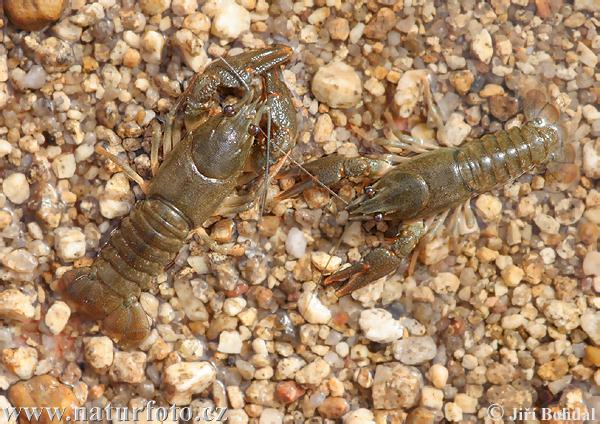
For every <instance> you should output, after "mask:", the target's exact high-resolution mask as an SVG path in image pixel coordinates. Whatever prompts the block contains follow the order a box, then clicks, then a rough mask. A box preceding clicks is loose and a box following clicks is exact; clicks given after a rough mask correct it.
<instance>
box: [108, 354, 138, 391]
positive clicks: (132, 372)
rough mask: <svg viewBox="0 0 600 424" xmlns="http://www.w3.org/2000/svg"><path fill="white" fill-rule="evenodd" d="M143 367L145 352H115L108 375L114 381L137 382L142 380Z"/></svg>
mask: <svg viewBox="0 0 600 424" xmlns="http://www.w3.org/2000/svg"><path fill="white" fill-rule="evenodd" d="M145 369H146V354H145V353H143V352H117V353H115V356H114V361H113V363H112V366H111V367H110V377H111V379H112V380H113V381H115V382H123V383H130V384H138V383H141V382H142V381H144V376H145V373H144V371H145Z"/></svg>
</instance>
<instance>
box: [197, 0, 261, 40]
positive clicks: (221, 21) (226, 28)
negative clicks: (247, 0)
mask: <svg viewBox="0 0 600 424" xmlns="http://www.w3.org/2000/svg"><path fill="white" fill-rule="evenodd" d="M208 3H212V4H215V5H216V8H215V13H214V14H213V20H212V27H211V33H212V34H213V35H214V36H215V37H219V38H222V39H226V40H232V39H235V38H237V37H239V36H240V35H241V34H242V33H243V32H247V31H249V30H250V12H248V11H247V10H246V9H245V8H243V7H242V6H240V5H239V4H237V3H236V2H235V1H234V0H213V1H210V2H208ZM211 6H212V5H211ZM205 8H210V7H209V5H208V4H207V5H206V6H205ZM203 10H205V11H206V9H203ZM207 14H208V15H209V16H210V15H211V13H208V12H207Z"/></svg>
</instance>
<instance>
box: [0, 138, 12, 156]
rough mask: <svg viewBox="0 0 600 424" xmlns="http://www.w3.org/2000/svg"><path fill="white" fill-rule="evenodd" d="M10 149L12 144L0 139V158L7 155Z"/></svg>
mask: <svg viewBox="0 0 600 424" xmlns="http://www.w3.org/2000/svg"><path fill="white" fill-rule="evenodd" d="M11 151H12V145H11V144H10V143H9V142H8V141H6V140H0V158H3V157H4V156H6V155H8V154H9V153H10V152H11Z"/></svg>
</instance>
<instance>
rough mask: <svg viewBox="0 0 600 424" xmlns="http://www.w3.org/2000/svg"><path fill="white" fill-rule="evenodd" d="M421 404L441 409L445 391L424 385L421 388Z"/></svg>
mask: <svg viewBox="0 0 600 424" xmlns="http://www.w3.org/2000/svg"><path fill="white" fill-rule="evenodd" d="M421 406H424V407H426V408H429V409H433V410H441V409H442V407H443V406H444V392H443V391H441V390H440V389H436V388H435V387H429V386H425V387H423V389H422V390H421Z"/></svg>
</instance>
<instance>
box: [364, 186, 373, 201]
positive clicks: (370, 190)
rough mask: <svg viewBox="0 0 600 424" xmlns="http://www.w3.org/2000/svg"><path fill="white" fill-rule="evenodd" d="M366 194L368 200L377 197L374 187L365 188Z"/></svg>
mask: <svg viewBox="0 0 600 424" xmlns="http://www.w3.org/2000/svg"><path fill="white" fill-rule="evenodd" d="M365 194H366V195H367V197H368V198H370V199H372V198H373V197H374V196H375V189H374V188H373V187H365Z"/></svg>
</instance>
